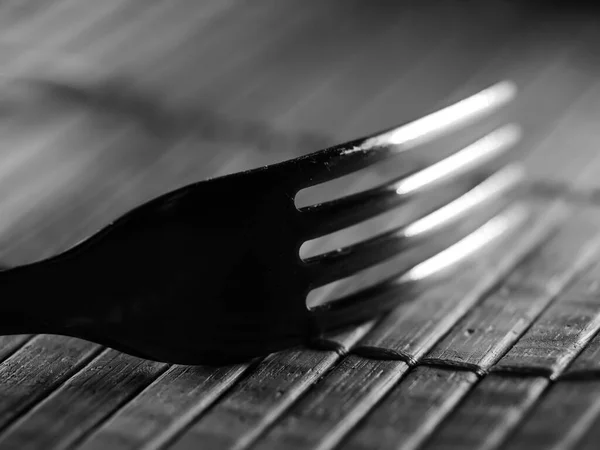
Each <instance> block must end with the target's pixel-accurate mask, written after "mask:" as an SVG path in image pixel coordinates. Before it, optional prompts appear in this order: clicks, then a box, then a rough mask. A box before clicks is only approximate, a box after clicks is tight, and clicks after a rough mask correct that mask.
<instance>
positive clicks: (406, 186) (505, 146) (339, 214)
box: [300, 125, 521, 240]
mask: <svg viewBox="0 0 600 450" xmlns="http://www.w3.org/2000/svg"><path fill="white" fill-rule="evenodd" d="M520 137H521V130H520V128H519V127H517V126H516V125H507V126H504V127H502V128H499V129H497V130H495V131H493V132H491V133H489V134H488V135H486V136H484V137H483V138H481V139H479V140H478V141H476V142H474V143H472V144H471V145H468V146H467V147H465V148H463V149H461V150H459V151H457V152H455V153H454V154H452V155H450V156H449V157H447V158H445V159H442V160H440V161H438V162H436V163H434V164H432V165H430V166H428V167H425V168H423V169H422V170H420V171H415V172H412V173H411V174H409V175H408V176H406V175H403V176H402V177H399V178H396V179H394V180H392V181H390V182H388V183H386V184H384V185H381V186H377V187H375V188H372V189H369V190H366V191H363V192H359V193H357V194H353V195H348V196H345V197H342V198H339V199H336V200H332V201H328V202H325V203H321V204H317V205H312V206H307V207H304V208H301V209H300V211H301V213H302V214H301V216H300V219H301V220H302V223H303V239H305V240H308V239H314V238H316V237H319V236H323V235H326V234H329V233H333V232H335V231H338V230H341V229H343V228H346V227H349V226H352V225H355V224H357V223H359V222H362V221H364V220H366V219H368V218H370V217H374V216H376V215H377V214H381V213H383V212H385V211H388V210H390V209H392V208H396V207H398V206H400V205H402V204H404V203H406V202H408V201H410V200H411V199H412V198H413V197H415V196H417V195H419V194H421V193H423V192H424V191H428V190H430V189H432V188H435V187H437V186H439V185H441V184H444V183H447V182H448V181H451V180H456V179H460V178H461V177H464V176H469V177H470V178H471V179H472V180H473V181H479V180H476V178H477V177H475V176H474V174H475V173H480V174H482V173H484V172H487V173H488V174H489V173H491V172H492V171H493V170H495V169H496V168H497V167H496V166H498V165H499V164H500V163H502V162H504V161H503V159H504V158H502V157H503V156H504V155H505V154H506V153H508V152H509V150H511V149H512V148H513V147H514V146H515V144H516V143H517V142H518V141H519V139H520Z"/></svg>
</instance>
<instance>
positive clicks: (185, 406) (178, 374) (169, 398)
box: [77, 365, 249, 450]
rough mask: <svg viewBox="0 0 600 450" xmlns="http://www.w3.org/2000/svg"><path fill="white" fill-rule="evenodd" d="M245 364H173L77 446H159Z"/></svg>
mask: <svg viewBox="0 0 600 450" xmlns="http://www.w3.org/2000/svg"><path fill="white" fill-rule="evenodd" d="M248 369H249V367H248V366H247V365H236V366H225V367H220V368H210V367H202V366H197V367H193V366H173V367H171V368H170V369H169V370H168V371H167V372H165V373H164V374H163V375H162V376H161V377H160V378H158V379H156V380H155V382H154V383H153V384H151V385H150V386H149V387H147V388H146V389H145V390H144V391H143V392H141V393H140V394H139V395H137V396H136V397H135V398H134V399H132V400H131V401H130V402H128V403H127V404H126V405H123V407H122V408H121V409H120V410H119V411H118V413H116V414H114V415H113V417H111V418H110V420H108V421H107V422H106V423H104V424H103V425H102V426H101V427H99V428H98V429H97V430H96V431H95V432H94V433H92V434H91V435H90V436H89V437H88V438H87V439H86V440H85V441H83V442H82V443H81V444H80V445H79V446H78V447H77V448H80V449H86V450H102V449H107V448H110V449H115V450H121V449H123V450H125V449H138V448H159V447H162V446H163V445H164V444H165V443H167V442H169V441H170V440H171V439H172V437H173V435H174V434H175V433H177V432H179V431H180V430H181V428H182V427H185V426H187V425H188V424H189V423H190V422H192V421H193V420H195V419H196V418H197V417H198V416H200V415H201V414H202V413H203V412H204V411H205V410H206V409H207V408H209V407H210V406H211V405H212V404H213V403H214V402H215V401H217V400H218V399H219V397H220V396H221V395H222V394H223V393H224V392H225V391H226V390H227V389H229V388H230V387H231V386H232V385H233V383H234V382H235V381H236V380H237V379H238V378H239V377H240V376H242V374H243V373H244V372H245V371H247V370H248Z"/></svg>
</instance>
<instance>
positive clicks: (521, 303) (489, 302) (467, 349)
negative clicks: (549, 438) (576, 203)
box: [421, 208, 600, 373]
mask: <svg viewBox="0 0 600 450" xmlns="http://www.w3.org/2000/svg"><path fill="white" fill-rule="evenodd" d="M589 209H590V208H584V211H579V214H577V213H575V211H573V215H572V216H571V217H572V219H571V221H569V222H566V223H564V224H563V225H562V226H561V227H560V229H559V231H558V232H557V233H556V234H555V235H553V236H552V237H551V238H550V239H549V240H547V241H546V242H544V244H543V245H542V246H540V248H539V249H538V250H537V251H535V252H532V253H531V254H530V255H529V256H528V257H527V258H526V259H525V260H524V261H522V262H521V263H520V264H519V265H517V266H516V267H515V268H514V270H513V271H512V272H511V273H510V274H509V275H508V276H507V277H506V278H504V279H503V280H502V281H501V282H500V283H499V284H498V286H497V287H496V288H494V290H493V291H492V292H491V293H490V294H488V295H487V296H486V297H485V298H484V300H483V302H482V303H481V304H479V305H476V306H475V307H474V308H473V309H471V310H470V311H469V313H468V315H467V316H466V317H465V318H463V319H462V320H461V321H460V322H459V323H457V324H456V325H455V326H454V327H453V328H452V331H451V332H450V333H449V334H448V335H446V336H445V337H444V339H442V340H441V341H440V342H439V343H438V344H437V345H436V346H435V347H434V348H433V349H432V350H431V351H430V352H429V353H428V354H427V355H426V356H425V357H424V358H423V359H422V361H421V363H423V364H433V365H440V364H441V365H444V366H446V365H447V366H450V367H451V366H457V367H462V368H470V369H471V370H474V371H476V372H479V373H484V372H485V371H486V370H488V369H489V368H490V367H491V366H492V365H493V364H494V363H495V362H496V361H497V360H498V359H499V358H500V357H501V356H502V355H503V354H504V353H505V352H506V351H507V350H508V349H509V348H511V347H512V345H513V344H514V343H515V342H516V341H518V340H519V338H520V337H521V335H522V334H523V333H524V332H525V331H526V330H527V329H528V328H529V327H530V326H531V324H532V323H534V322H535V320H536V319H537V317H538V316H539V315H540V314H541V313H542V311H544V309H545V308H546V307H547V306H548V305H549V304H550V302H552V300H554V299H555V298H556V296H557V295H558V294H559V293H560V292H561V291H562V290H563V289H564V288H565V286H566V285H567V284H568V283H569V282H570V281H571V280H572V279H573V278H574V277H575V276H576V275H578V273H579V272H580V271H581V270H582V269H583V268H585V267H586V266H588V265H589V264H590V263H591V262H592V261H593V260H594V259H595V258H597V256H598V248H599V245H600V234H599V233H598V228H599V225H600V215H599V214H598V212H597V211H596V210H595V208H592V209H591V211H590V210H589Z"/></svg>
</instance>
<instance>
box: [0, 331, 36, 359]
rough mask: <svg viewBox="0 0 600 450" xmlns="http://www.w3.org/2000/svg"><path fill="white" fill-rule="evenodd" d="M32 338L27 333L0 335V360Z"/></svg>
mask: <svg viewBox="0 0 600 450" xmlns="http://www.w3.org/2000/svg"><path fill="white" fill-rule="evenodd" d="M31 338H32V336H31V335H28V334H19V335H12V336H1V337H0V361H4V360H5V359H6V358H8V357H9V356H10V355H12V354H13V353H15V352H16V351H18V350H19V349H20V348H21V347H22V346H23V345H25V344H26V343H27V342H29V340H30V339H31Z"/></svg>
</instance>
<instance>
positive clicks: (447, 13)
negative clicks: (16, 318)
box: [0, 0, 600, 450]
mask: <svg viewBox="0 0 600 450" xmlns="http://www.w3.org/2000/svg"><path fill="white" fill-rule="evenodd" d="M407 3H408V2H394V1H381V2H360V1H358V0H337V1H336V0H326V1H323V0H309V1H306V0H305V1H300V0H261V1H255V2H249V1H242V0H203V1H199V0H171V1H168V0H102V1H96V2H94V1H92V0H54V1H53V2H50V1H41V0H38V1H36V0H12V1H10V0H9V1H4V2H1V3H0V62H1V64H0V67H2V70H3V75H5V76H6V79H10V76H12V75H27V74H29V75H31V74H41V75H42V76H44V77H47V78H52V79H56V78H62V79H66V80H67V81H69V82H73V83H82V84H83V85H84V86H95V89H96V90H95V92H96V94H95V95H92V96H91V97H90V98H85V99H81V98H75V97H73V96H71V97H70V98H66V97H65V96H64V95H58V96H57V95H48V94H47V93H45V91H40V92H37V91H25V92H24V91H23V90H20V91H17V90H15V86H12V85H3V87H2V90H1V91H0V92H1V93H2V102H1V103H0V112H2V114H3V119H2V121H0V131H1V132H0V211H2V215H1V216H0V249H1V251H2V261H3V262H4V263H5V264H6V265H13V264H20V263H25V262H29V261H33V260H37V259H40V258H43V257H45V256H48V255H50V254H53V253H55V252H57V251H60V250H63V249H66V248H68V247H69V246H70V245H72V244H74V243H76V242H77V241H79V240H80V239H81V238H83V237H85V236H86V235H88V234H89V233H91V232H93V231H95V230H97V229H98V228H100V227H101V226H102V225H104V224H106V223H107V222H109V221H110V220H112V219H114V218H115V217H117V216H118V215H120V214H121V213H123V212H125V211H126V210H128V209H129V208H131V207H133V206H134V205H136V204H138V203H139V202H141V201H143V200H146V199H149V198H151V197H153V196H156V195H158V194H160V193H161V192H165V191H167V190H169V189H173V188H175V187H178V186H181V185H184V184H187V183H189V182H191V181H194V180H199V179H203V178H206V177H209V176H214V175H221V174H225V173H231V172H235V171H238V170H242V169H246V168H250V167H256V166H259V165H263V164H267V163H270V162H275V161H281V160H284V159H287V158H290V157H293V156H295V155H299V154H304V153H307V152H310V151H313V150H316V149H318V148H320V147H324V146H327V145H329V144H331V143H336V142H341V141H342V140H346V139H350V138H353V137H358V136H361V135H362V134H365V133H369V132H373V131H376V130H378V129H382V128H385V127H388V126H391V125H394V124H396V123H399V122H402V121H404V120H409V119H411V118H414V117H418V116H419V115H421V114H423V113H425V112H427V111H429V110H431V109H432V108H435V107H438V106H441V105H443V104H445V103H447V102H450V101H452V100H454V99H458V98H460V97H462V96H464V95H467V94H469V93H472V92H474V91H475V90H477V89H478V88H480V87H484V86H486V85H488V84H490V83H493V82H495V81H498V80H500V79H504V78H510V79H513V80H514V81H515V82H516V83H517V85H518V86H519V88H520V89H521V94H520V97H519V102H520V106H519V108H518V112H517V113H516V116H515V117H514V120H515V121H518V122H519V123H521V124H522V125H523V127H524V129H525V132H526V134H525V136H526V138H525V140H524V141H523V144H522V145H523V146H524V147H525V148H526V150H527V151H528V155H529V156H528V157H527V164H528V167H529V168H530V171H531V176H532V177H538V178H540V179H545V180H550V181H551V182H552V183H553V185H554V186H558V187H559V188H560V189H563V188H561V187H560V186H561V183H569V184H570V185H571V186H575V187H578V188H580V189H583V190H584V191H585V192H588V193H590V195H589V198H588V200H586V201H583V202H581V201H578V202H575V201H563V200H556V199H555V200H552V199H550V200H543V201H542V200H539V199H529V200H528V201H529V202H530V204H531V206H532V208H533V210H534V211H535V214H534V215H533V218H532V220H531V221H530V222H529V223H528V226H527V227H526V228H523V229H522V230H520V232H519V233H517V234H515V235H511V236H509V237H507V238H506V239H505V240H504V241H503V242H502V245H497V246H494V247H493V248H490V249H489V250H488V251H487V252H485V253H484V254H482V255H481V257H480V258H478V259H477V261H475V262H473V263H471V265H470V266H467V267H464V268H463V269H462V270H461V271H460V272H459V273H458V274H457V276H456V277H454V278H453V279H452V280H449V281H448V282H447V283H445V284H444V285H443V286H441V287H439V288H436V289H432V290H430V291H427V292H426V293H424V294H423V295H422V296H421V298H418V299H415V301H411V302H407V303H405V304H403V305H402V306H400V307H399V308H398V310H397V311H395V312H394V313H392V314H391V315H389V316H388V317H385V318H382V319H381V320H379V321H377V322H373V323H368V324H364V325H362V326H360V327H358V328H356V329H353V330H349V331H347V332H345V333H343V334H341V335H336V336H325V337H323V340H321V341H320V342H315V343H314V345H312V346H310V347H306V348H297V349H290V350H288V351H284V352H281V353H278V354H274V355H271V356H269V357H267V358H265V359H264V360H259V361H254V362H252V363H249V364H244V365H237V366H227V367H220V368H210V367H186V366H168V365H166V364H161V363H156V362H151V361H143V360H140V359H136V358H133V357H130V356H127V355H123V354H120V353H118V352H115V351H113V350H110V349H106V348H102V347H100V346H98V345H95V344H92V343H89V342H85V341H81V340H76V339H70V338H65V337H57V336H47V335H38V336H10V337H2V338H0V360H1V361H2V362H1V363H0V380H2V383H1V384H0V449H2V450H4V449H16V450H25V449H41V450H47V449H48V450H49V449H65V448H73V449H74V448H77V449H82V450H92V449H94V450H96V449H110V450H121V449H123V450H124V449H162V448H170V449H178V450H182V449H196V448H203V449H221V448H236V449H244V448H250V447H252V448H259V449H263V448H277V449H281V448H286V449H287V448H302V449H304V448H319V449H331V448H344V449H346V448H348V449H363V448H364V449H371V448H403V449H414V448H426V449H429V448H431V449H434V448H435V449H439V448H440V449H441V448H453V449H454V448H460V449H462V448H469V449H472V448H481V449H483V448H485V449H492V448H500V447H502V448H511V449H520V448H524V449H525V448H544V449H549V448H561V449H563V448H574V446H576V445H580V447H578V448H589V449H592V448H594V449H595V448H597V445H598V444H597V443H598V442H599V441H600V436H599V430H600V426H599V424H598V422H599V421H600V375H599V374H600V357H599V356H598V352H599V351H600V350H599V349H600V335H599V336H597V335H596V334H597V331H598V330H599V329H600V299H599V293H600V285H599V284H598V283H599V282H598V280H600V263H599V261H600V258H599V255H600V210H599V209H598V208H597V207H596V206H595V203H596V201H595V200H594V199H595V198H597V196H596V197H594V195H593V194H594V191H593V189H594V188H595V186H597V185H598V181H597V177H598V174H599V173H600V155H599V153H598V148H599V147H600V134H599V131H598V129H599V127H598V124H600V70H599V68H600V67H599V64H598V63H599V58H600V50H599V45H598V43H599V42H600V27H598V20H599V17H596V16H594V15H593V14H590V13H587V12H585V13H582V12H577V11H573V10H571V11H568V10H566V9H562V10H554V11H550V10H544V9H536V8H537V6H536V8H533V6H535V5H533V2H532V4H531V6H532V8H531V9H530V8H529V6H530V5H529V4H527V5H525V4H524V3H523V2H520V3H519V2H503V1H492V2H485V5H483V2H479V3H475V2H434V1H424V2H418V6H416V3H417V2H414V3H415V5H413V6H410V7H409V6H407ZM436 3H437V5H436ZM106 80H114V81H113V82H110V83H106ZM63 94H64V93H63ZM106 98H111V99H112V100H111V101H108V102H107V101H105V99H106ZM15 100H16V102H15ZM388 175H389V173H387V172H386V170H385V169H374V170H373V171H371V172H369V173H365V174H363V175H362V176H361V177H360V178H358V179H356V180H354V181H353V182H352V183H349V184H346V186H345V187H346V188H347V189H350V190H351V189H356V188H357V187H365V186H367V185H369V184H370V183H375V182H377V181H380V180H381V179H382V178H385V176H388ZM332 189H333V188H332ZM560 189H559V190H560ZM565 189H566V188H565ZM3 301H18V299H3ZM48 301H52V300H51V299H48ZM81 301H85V293H82V300H81Z"/></svg>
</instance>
